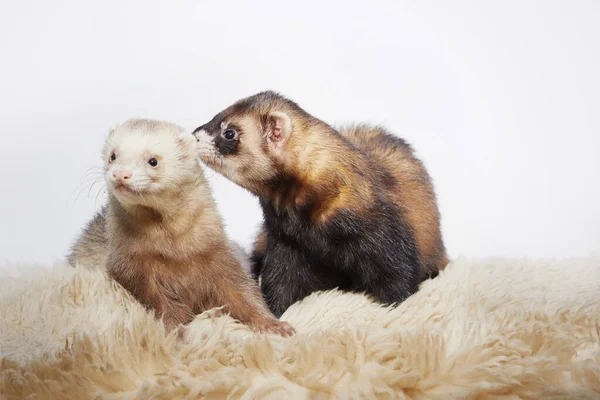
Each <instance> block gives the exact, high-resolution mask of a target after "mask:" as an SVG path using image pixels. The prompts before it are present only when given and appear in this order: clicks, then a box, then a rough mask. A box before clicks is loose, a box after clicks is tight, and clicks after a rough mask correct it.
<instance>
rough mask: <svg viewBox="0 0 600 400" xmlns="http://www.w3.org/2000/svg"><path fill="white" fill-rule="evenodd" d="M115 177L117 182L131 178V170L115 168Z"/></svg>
mask: <svg viewBox="0 0 600 400" xmlns="http://www.w3.org/2000/svg"><path fill="white" fill-rule="evenodd" d="M113 178H115V180H116V181H117V182H123V181H125V180H127V179H129V178H131V171H127V170H124V169H119V170H115V171H113Z"/></svg>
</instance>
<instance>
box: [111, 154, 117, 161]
mask: <svg viewBox="0 0 600 400" xmlns="http://www.w3.org/2000/svg"><path fill="white" fill-rule="evenodd" d="M116 159H117V156H116V155H115V153H112V154H111V155H110V161H115V160H116Z"/></svg>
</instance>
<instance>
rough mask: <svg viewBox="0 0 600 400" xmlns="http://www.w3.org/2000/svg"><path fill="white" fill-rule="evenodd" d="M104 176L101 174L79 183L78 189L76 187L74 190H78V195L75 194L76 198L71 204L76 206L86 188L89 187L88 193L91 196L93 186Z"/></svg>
mask: <svg viewBox="0 0 600 400" xmlns="http://www.w3.org/2000/svg"><path fill="white" fill-rule="evenodd" d="M100 178H102V177H101V176H98V177H96V178H94V179H93V180H88V181H86V182H83V183H81V184H80V185H79V187H78V189H75V190H74V191H73V192H75V191H77V195H76V196H75V198H74V199H73V203H72V204H71V206H74V205H75V203H76V202H77V200H78V199H79V196H81V194H82V193H83V192H84V190H86V189H88V194H87V198H90V193H91V191H92V188H93V187H94V185H96V183H98V180H99V179H100ZM72 195H73V193H72V194H71V196H72Z"/></svg>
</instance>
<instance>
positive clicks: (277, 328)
mask: <svg viewBox="0 0 600 400" xmlns="http://www.w3.org/2000/svg"><path fill="white" fill-rule="evenodd" d="M250 328H251V329H252V330H253V331H254V332H258V333H274V334H276V335H280V336H283V337H290V336H292V335H293V334H294V333H296V330H295V329H294V328H293V327H292V326H291V325H290V324H288V323H287V322H285V321H280V320H278V319H272V320H266V321H261V322H258V323H254V324H251V325H250Z"/></svg>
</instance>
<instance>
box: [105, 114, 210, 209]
mask: <svg viewBox="0 0 600 400" xmlns="http://www.w3.org/2000/svg"><path fill="white" fill-rule="evenodd" d="M102 156H103V159H104V178H105V181H106V184H107V187H108V190H109V192H110V193H111V194H113V195H114V196H115V198H116V199H117V200H118V201H119V202H120V203H122V204H124V205H137V204H146V203H150V204H153V203H155V202H156V199H157V197H159V196H160V195H161V194H163V193H165V192H166V191H176V190H181V189H182V187H184V185H186V184H189V183H192V182H196V181H197V180H198V178H199V177H201V176H202V170H201V168H200V165H199V163H198V161H197V158H196V142H195V140H193V138H192V137H191V135H190V134H189V133H188V132H186V133H184V131H183V129H182V128H181V127H179V126H177V125H175V124H172V123H168V122H161V121H153V120H145V119H131V120H128V121H126V122H124V123H123V124H121V125H119V126H117V127H115V128H113V129H111V131H110V133H109V135H108V137H107V139H106V143H105V146H104V151H103V155H102Z"/></svg>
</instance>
